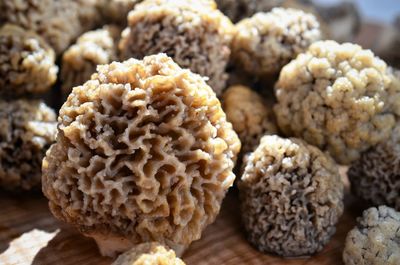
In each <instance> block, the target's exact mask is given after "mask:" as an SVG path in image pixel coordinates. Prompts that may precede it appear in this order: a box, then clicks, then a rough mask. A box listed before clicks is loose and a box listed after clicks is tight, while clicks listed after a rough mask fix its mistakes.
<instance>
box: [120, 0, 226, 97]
mask: <svg viewBox="0 0 400 265" xmlns="http://www.w3.org/2000/svg"><path fill="white" fill-rule="evenodd" d="M233 33H234V26H233V24H232V23H231V22H230V20H229V19H228V18H227V17H225V16H224V15H223V14H222V13H221V12H220V11H218V10H217V9H216V5H215V2H214V1H208V0H203V1H197V0H147V1H144V2H143V3H141V4H138V5H136V7H135V9H134V10H133V11H132V12H131V13H130V14H129V17H128V28H127V29H125V30H124V32H123V34H122V39H121V42H120V45H119V48H120V51H121V56H122V58H123V59H128V58H137V59H141V58H143V57H144V56H146V55H150V54H157V53H159V52H164V53H166V54H168V55H169V56H171V57H172V58H173V59H174V61H175V62H176V63H178V64H179V65H180V66H181V67H183V68H189V69H190V70H192V71H193V72H194V73H197V74H200V75H201V76H204V77H208V81H207V82H208V84H209V85H210V86H211V87H212V88H213V90H214V91H215V92H216V93H217V95H220V94H221V92H222V90H223V89H224V88H225V86H226V81H227V78H228V75H227V73H226V66H227V64H228V61H229V56H230V44H231V40H232V37H233ZM138 36H140V38H138Z"/></svg>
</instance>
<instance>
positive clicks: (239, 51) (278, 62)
mask: <svg viewBox="0 0 400 265" xmlns="http://www.w3.org/2000/svg"><path fill="white" fill-rule="evenodd" d="M320 39H321V30H320V25H319V23H318V21H317V19H316V18H315V16H314V15H312V14H308V13H304V12H303V11H301V10H296V9H291V8H289V9H285V8H274V9H273V10H272V11H271V12H269V13H257V14H255V15H254V16H253V17H251V18H249V19H244V20H242V21H241V22H239V23H238V24H237V31H236V34H235V37H234V39H233V42H232V58H233V61H234V62H235V64H237V65H238V66H240V67H241V68H243V70H244V71H246V72H247V73H248V74H252V75H254V76H257V77H264V76H274V75H276V74H278V73H279V72H280V70H281V69H282V67H283V66H284V65H286V64H287V63H289V62H290V61H291V60H292V59H294V58H295V57H296V56H297V55H298V54H299V53H302V52H305V51H306V50H307V49H308V47H309V46H310V45H311V44H312V43H313V42H316V41H318V40H320Z"/></svg>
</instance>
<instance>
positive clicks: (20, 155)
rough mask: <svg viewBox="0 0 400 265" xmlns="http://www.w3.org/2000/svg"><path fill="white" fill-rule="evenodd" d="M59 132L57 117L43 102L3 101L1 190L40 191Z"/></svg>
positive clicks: (0, 108) (0, 109)
mask: <svg viewBox="0 0 400 265" xmlns="http://www.w3.org/2000/svg"><path fill="white" fill-rule="evenodd" d="M56 131H57V130H56V115H55V113H54V112H53V110H52V109H50V108H49V107H47V106H46V105H45V104H44V103H43V102H40V101H31V100H16V101H4V100H0V188H2V189H6V190H12V191H20V190H31V189H38V188H39V187H40V177H41V165H42V159H43V157H44V155H45V152H46V150H47V149H48V148H49V147H50V145H51V144H52V143H53V142H54V140H55V135H56Z"/></svg>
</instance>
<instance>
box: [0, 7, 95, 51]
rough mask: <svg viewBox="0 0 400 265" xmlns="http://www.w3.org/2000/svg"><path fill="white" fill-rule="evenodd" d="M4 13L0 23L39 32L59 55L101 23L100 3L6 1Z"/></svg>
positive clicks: (0, 17) (0, 16) (1, 8)
mask: <svg viewBox="0 0 400 265" xmlns="http://www.w3.org/2000/svg"><path fill="white" fill-rule="evenodd" d="M0 10H1V12H0V23H1V22H3V23H12V24H15V25H18V26H20V27H22V28H24V29H27V30H31V31H34V32H36V33H37V34H38V35H40V36H41V37H43V39H45V40H46V41H47V42H48V43H49V44H50V46H51V47H52V48H53V49H54V50H55V52H56V54H57V55H59V54H61V53H62V52H63V51H64V50H65V49H66V48H67V47H68V46H69V44H70V43H71V42H72V41H74V40H75V38H77V37H78V36H79V35H80V34H82V33H83V32H84V31H87V30H89V29H91V28H93V27H94V26H96V25H97V24H98V23H99V19H100V16H99V14H98V12H97V0H40V1H38V0H25V1H14V0H2V1H0Z"/></svg>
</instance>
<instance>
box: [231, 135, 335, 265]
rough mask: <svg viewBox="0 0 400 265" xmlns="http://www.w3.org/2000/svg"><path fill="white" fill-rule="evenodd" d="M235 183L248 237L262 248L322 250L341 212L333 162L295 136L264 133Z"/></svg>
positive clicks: (299, 252) (297, 252)
mask: <svg viewBox="0 0 400 265" xmlns="http://www.w3.org/2000/svg"><path fill="white" fill-rule="evenodd" d="M238 187H239V191H240V199H241V210H242V218H243V223H244V226H245V229H246V231H247V236H248V239H249V241H250V242H251V243H252V244H253V245H254V246H255V247H256V248H257V249H258V250H260V251H262V252H266V253H275V254H278V255H280V256H285V257H293V256H305V255H311V254H314V253H316V252H318V251H320V250H321V249H322V248H323V247H324V246H325V245H326V244H327V243H328V241H329V240H330V238H331V236H332V235H333V234H334V233H335V230H336V229H335V226H336V223H337V222H338V219H339V217H340V216H341V215H342V213H343V183H342V181H341V177H340V175H339V171H338V167H337V165H336V163H335V162H334V161H333V159H332V158H330V157H329V156H328V155H326V154H324V153H323V152H321V151H320V150H319V149H317V148H316V147H313V146H311V145H308V144H306V143H305V142H303V141H302V140H299V139H294V138H292V139H283V138H280V137H278V136H275V135H273V136H264V137H263V138H262V139H261V143H260V145H259V146H258V147H257V149H256V150H255V151H254V152H253V153H251V154H250V155H249V156H248V157H247V158H246V164H245V167H244V173H243V175H242V177H241V179H240V180H239V184H238Z"/></svg>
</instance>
